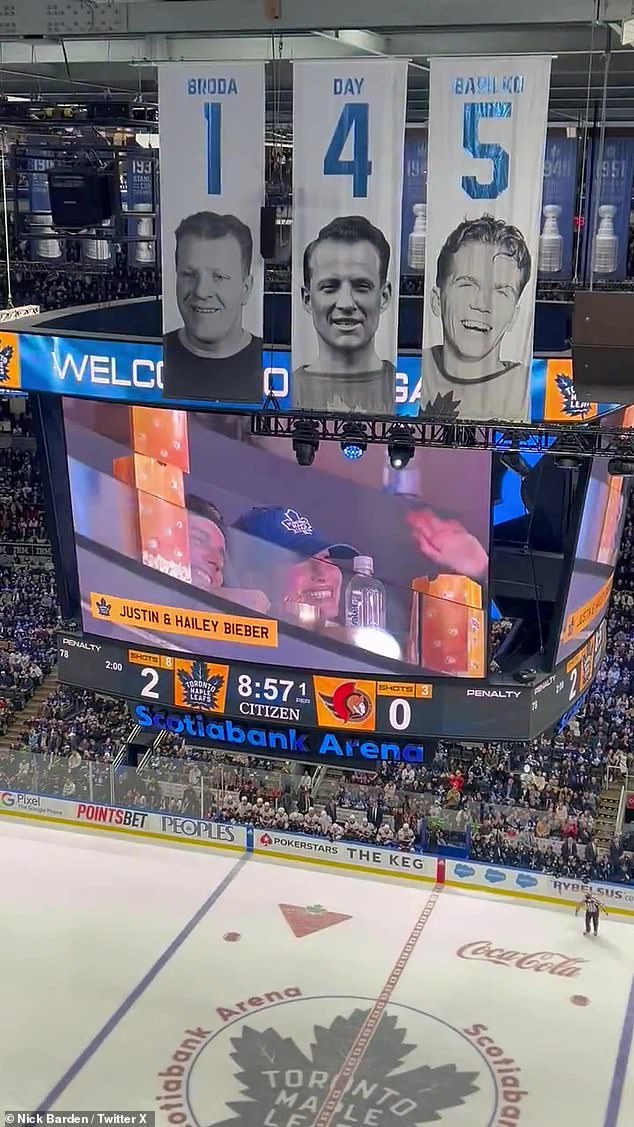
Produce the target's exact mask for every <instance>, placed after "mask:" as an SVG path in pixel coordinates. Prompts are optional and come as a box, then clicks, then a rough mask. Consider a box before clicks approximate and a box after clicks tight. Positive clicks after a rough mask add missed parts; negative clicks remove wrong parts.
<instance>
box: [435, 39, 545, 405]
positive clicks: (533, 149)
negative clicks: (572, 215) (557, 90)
mask: <svg viewBox="0 0 634 1127" xmlns="http://www.w3.org/2000/svg"><path fill="white" fill-rule="evenodd" d="M549 79H550V58H547V57H546V56H526V57H522V56H519V55H518V56H514V57H509V58H484V59H469V60H465V59H432V60H431V74H430V110H429V142H428V168H429V173H428V176H427V242H426V258H425V293H424V314H423V395H422V400H421V410H422V411H423V412H429V413H430V414H434V415H435V414H438V413H443V414H447V415H449V416H450V417H458V418H464V419H474V420H487V419H507V420H509V421H513V422H523V421H528V420H529V419H530V394H529V375H530V359H531V356H532V341H533V322H534V317H535V287H536V283H537V261H538V250H539V234H540V215H541V196H542V180H543V167H544V147H545V142H546V124H547V110H548V88H549ZM527 170H530V175H527Z"/></svg>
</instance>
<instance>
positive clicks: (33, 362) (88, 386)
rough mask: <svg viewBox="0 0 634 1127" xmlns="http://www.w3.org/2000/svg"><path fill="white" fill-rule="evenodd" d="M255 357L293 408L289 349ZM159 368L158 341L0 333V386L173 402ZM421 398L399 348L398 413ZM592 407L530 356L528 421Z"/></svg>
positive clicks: (413, 366) (583, 415) (266, 387)
mask: <svg viewBox="0 0 634 1127" xmlns="http://www.w3.org/2000/svg"><path fill="white" fill-rule="evenodd" d="M261 364H262V372H261V375H262V397H264V396H265V395H269V394H271V396H272V398H273V399H275V400H276V401H277V403H278V405H279V407H280V409H281V410H284V411H289V410H291V409H292V396H291V378H292V370H293V361H292V359H291V354H290V353H289V352H288V351H283V350H275V351H269V350H264V351H263V352H262V356H261ZM163 368H164V363H163V349H162V347H161V346H160V345H159V344H150V343H144V342H138V341H137V342H131V341H130V342H115V341H112V340H104V339H87V338H80V337H59V336H48V335H39V334H35V333H20V334H17V333H11V332H0V389H2V388H6V389H11V390H22V391H42V392H53V393H58V394H61V395H68V396H73V397H78V398H87V399H104V400H109V401H111V402H113V403H138V404H142V405H146V406H155V405H159V404H161V403H165V405H166V406H174V407H176V406H178V403H179V401H178V400H176V399H174V400H168V399H166V398H164V394H163V393H164V384H163ZM420 403H421V359H420V356H415V355H406V354H402V355H400V356H399V357H398V361H397V371H396V376H395V411H396V414H397V415H409V416H415V415H418V412H419V409H420ZM183 405H184V406H186V407H187V408H188V409H189V410H194V409H198V408H200V409H202V410H207V411H213V410H222V409H223V408H222V407H221V406H220V405H217V406H216V407H215V408H214V405H213V404H210V403H208V402H204V401H202V400H197V401H193V400H191V401H189V400H187V401H186V402H184V403H183ZM610 409H611V406H610V405H609V404H601V407H600V411H601V413H603V412H604V411H608V410H610ZM232 410H233V405H232ZM236 410H237V411H240V412H247V411H249V413H252V412H251V411H250V409H249V408H247V407H246V406H244V405H242V407H240V406H239V405H238V406H237V407H236ZM596 414H597V405H596V404H594V403H587V402H584V401H582V400H580V399H579V398H578V397H577V395H576V394H575V390H574V387H573V384H572V360H571V359H570V358H569V357H565V356H564V357H554V358H552V359H545V358H544V359H542V358H541V357H535V358H533V361H532V364H531V420H532V421H533V422H542V421H543V420H546V421H548V422H565V423H575V422H579V423H583V422H587V421H588V420H589V419H591V418H593V417H594V415H596Z"/></svg>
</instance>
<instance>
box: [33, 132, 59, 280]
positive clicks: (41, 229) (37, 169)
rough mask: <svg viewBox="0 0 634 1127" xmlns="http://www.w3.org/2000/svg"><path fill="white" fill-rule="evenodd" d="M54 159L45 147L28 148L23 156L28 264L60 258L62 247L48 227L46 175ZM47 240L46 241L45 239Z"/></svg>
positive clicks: (53, 231) (49, 220)
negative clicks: (27, 219)
mask: <svg viewBox="0 0 634 1127" xmlns="http://www.w3.org/2000/svg"><path fill="white" fill-rule="evenodd" d="M55 163H56V162H55V158H54V156H53V155H52V154H51V153H49V150H48V149H47V148H46V145H42V146H40V147H38V148H29V151H28V154H27V156H26V167H27V183H28V193H27V194H28V201H29V226H30V230H31V239H30V246H31V260H32V261H33V262H50V261H51V260H55V259H59V258H61V257H62V247H61V243H60V241H59V239H57V238H55V230H54V228H53V226H52V223H53V217H52V215H51V199H50V195H49V190H48V172H49V169H51V168H55ZM47 236H48V237H47Z"/></svg>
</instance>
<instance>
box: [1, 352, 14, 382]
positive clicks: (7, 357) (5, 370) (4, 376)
mask: <svg viewBox="0 0 634 1127" xmlns="http://www.w3.org/2000/svg"><path fill="white" fill-rule="evenodd" d="M12 359H13V345H12V344H5V345H3V346H2V347H1V348H0V383H6V382H7V380H8V379H9V365H10V363H11V360H12Z"/></svg>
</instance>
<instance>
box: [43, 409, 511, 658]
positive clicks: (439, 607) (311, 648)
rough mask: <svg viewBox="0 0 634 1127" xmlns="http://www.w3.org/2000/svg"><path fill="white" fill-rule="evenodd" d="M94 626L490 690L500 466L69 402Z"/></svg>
mask: <svg viewBox="0 0 634 1127" xmlns="http://www.w3.org/2000/svg"><path fill="white" fill-rule="evenodd" d="M64 417H65V428H66V444H67V453H68V469H69V477H70V486H71V498H72V509H73V522H74V529H75V538H76V546H77V560H78V569H79V580H80V589H81V596H82V620H83V626H84V629H85V630H86V631H88V632H89V633H92V634H101V635H104V636H106V637H111V638H117V639H119V640H122V641H125V642H130V643H132V644H134V645H141V644H146V645H147V644H149V643H152V644H154V645H161V646H162V647H164V648H166V649H167V650H176V651H185V652H189V653H199V654H201V655H205V656H208V655H213V656H214V657H215V658H217V659H220V660H226V659H237V660H240V659H241V660H242V661H244V660H249V661H256V662H257V661H261V662H263V663H274V664H278V665H284V664H285V665H288V666H291V667H296V668H309V669H315V670H324V671H325V672H334V673H336V672H337V671H338V670H343V671H345V672H347V673H351V674H363V673H364V672H367V673H399V672H402V673H405V672H409V674H410V675H411V674H413V673H414V671H422V670H424V671H428V672H430V673H436V674H437V675H440V676H453V677H483V676H485V674H486V637H487V613H486V607H487V606H488V566H489V506H490V465H491V462H490V455H489V453H488V452H487V451H470V450H444V449H431V448H429V449H424V450H420V451H418V452H417V456H416V459H415V460H414V462H413V463H412V465H411V466H408V467H407V469H405V470H393V469H392V468H391V467H390V465H389V460H388V457H387V451H386V450H385V449H384V448H383V447H379V446H370V447H369V448H368V450H367V451H366V453H365V455H364V456H363V458H361V459H360V460H358V461H349V460H347V459H345V458H343V457H342V455H341V451H340V449H339V445H338V444H336V443H322V445H321V448H320V449H319V451H318V452H317V456H316V458H315V462H314V464H313V465H312V466H311V467H310V469H309V470H307V469H306V468H305V467H302V466H299V465H298V464H297V462H296V459H295V455H294V452H293V449H292V445H291V443H286V442H279V441H277V440H275V439H266V438H264V439H262V438H259V437H255V436H253V435H252V434H251V432H250V426H249V420H247V419H242V418H240V417H237V416H221V415H215V414H214V415H212V414H194V413H187V412H183V411H172V410H166V409H155V408H145V407H134V408H127V407H123V406H118V405H114V404H100V403H89V402H82V401H79V400H71V399H66V400H65V401H64Z"/></svg>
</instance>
